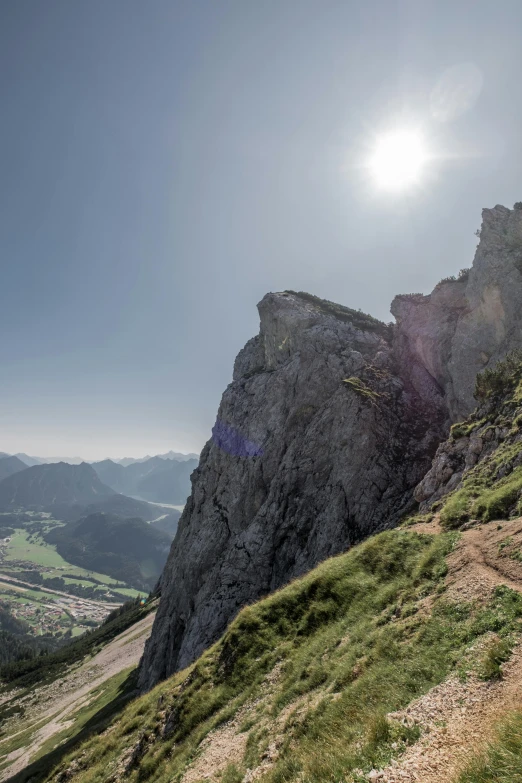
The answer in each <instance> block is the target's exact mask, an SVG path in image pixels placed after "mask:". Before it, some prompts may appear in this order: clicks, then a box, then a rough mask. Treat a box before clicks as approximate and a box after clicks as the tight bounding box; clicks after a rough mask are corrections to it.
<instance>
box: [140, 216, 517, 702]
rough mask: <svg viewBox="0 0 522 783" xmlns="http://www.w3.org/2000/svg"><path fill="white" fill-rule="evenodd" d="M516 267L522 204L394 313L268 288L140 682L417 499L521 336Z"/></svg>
mask: <svg viewBox="0 0 522 783" xmlns="http://www.w3.org/2000/svg"><path fill="white" fill-rule="evenodd" d="M520 270H522V212H521V211H518V210H513V211H512V210H508V209H506V208H504V207H495V208H494V209H492V210H484V214H483V225H482V230H481V241H480V244H479V247H478V248H477V253H476V257H475V262H474V265H473V268H472V269H471V271H470V272H469V273H464V274H463V275H462V276H461V278H460V279H459V280H451V281H447V282H443V283H441V284H439V285H438V286H437V287H436V288H435V290H434V292H433V293H432V294H431V295H429V296H422V295H413V296H400V297H397V298H396V299H395V300H394V302H393V304H392V313H393V314H394V315H395V318H396V321H397V323H396V325H394V326H386V325H385V324H382V323H380V322H379V321H377V320H376V319H374V318H372V317H370V316H365V315H364V314H362V313H360V312H359V311H354V310H350V309H349V308H345V307H341V306H339V305H334V304H333V303H330V302H325V301H323V300H320V299H317V298H315V297H312V296H310V295H307V294H296V293H295V292H284V293H278V294H268V295H267V296H265V297H264V299H263V300H262V301H261V303H260V304H259V314H260V333H259V335H258V336H257V337H254V338H253V339H252V340H250V341H249V342H248V343H247V345H246V346H245V348H244V349H243V350H242V351H241V352H240V353H239V355H238V357H237V359H236V363H235V367H234V376H233V382H232V383H231V384H230V386H229V387H228V388H227V390H226V391H225V393H224V395H223V399H222V401H221V405H220V408H219V411H218V416H217V421H216V424H215V426H214V429H213V433H212V438H211V440H210V441H209V442H208V443H207V445H206V446H205V448H204V449H203V452H202V455H201V461H200V465H199V467H198V468H197V469H196V470H195V471H194V474H193V476H192V495H191V497H190V499H189V501H188V503H187V506H186V508H185V511H184V513H183V516H182V518H181V520H180V524H179V528H178V533H177V535H176V539H175V541H174V543H173V546H172V549H171V553H170V556H169V560H168V562H167V565H166V567H165V571H164V573H163V577H162V582H161V592H162V597H161V602H160V608H159V611H158V614H157V617H156V621H155V624H154V628H153V632H152V635H151V638H150V640H149V642H148V644H147V646H146V650H145V654H144V658H143V660H142V664H141V668H140V687H141V688H142V689H147V688H149V687H151V686H152V685H154V684H155V683H156V682H158V681H159V680H160V679H162V678H164V677H166V676H168V675H169V674H171V673H172V672H174V671H175V670H177V669H179V668H182V667H184V666H185V665H187V664H188V663H189V662H191V661H192V660H194V659H195V658H196V657H197V656H198V655H199V654H200V653H201V651H202V650H203V649H204V648H205V647H207V646H208V645H209V644H211V643H212V642H213V641H215V640H216V639H217V638H218V637H219V635H220V634H221V633H222V632H223V630H224V629H225V627H226V626H227V624H228V623H229V621H230V620H231V619H232V618H233V617H234V616H235V614H236V613H237V611H238V610H239V608H240V607H241V606H243V605H244V604H245V603H248V602H249V601H252V600H254V599H257V598H259V597H260V596H262V595H264V594H266V593H268V592H270V591H272V590H274V589H276V588H278V587H280V586H281V585H283V584H284V583H285V582H287V581H288V580H290V579H292V578H294V577H295V576H298V575H299V574H302V573H303V572H305V571H307V570H309V569H310V568H312V567H313V566H314V565H316V564H317V563H318V562H319V561H321V560H323V559H324V558H326V557H328V556H330V555H333V554H336V553H338V552H341V551H343V550H345V549H347V548H348V547H349V546H350V545H351V544H353V543H354V542H356V541H358V540H360V539H362V538H364V537H365V536H367V535H369V534H371V533H373V532H376V531H378V530H382V529H384V528H387V527H392V526H393V525H394V524H395V523H396V522H397V521H398V520H399V518H400V517H401V516H402V515H404V513H406V512H407V511H408V510H409V509H410V508H411V507H412V504H414V502H415V501H414V497H413V492H414V488H415V486H416V485H417V484H419V482H420V481H421V480H422V478H423V477H424V475H425V474H426V472H427V471H428V469H429V467H430V463H431V459H432V457H433V455H434V453H435V450H436V448H437V445H438V444H439V443H440V442H441V441H442V440H443V438H445V436H446V435H447V430H448V427H449V424H450V423H451V421H455V420H456V419H458V418H459V417H461V416H462V415H465V414H467V413H469V412H470V410H471V409H472V408H473V405H474V401H473V389H474V384H475V376H476V374H477V371H478V370H482V369H483V368H484V367H487V366H490V365H492V364H494V363H495V362H496V361H497V360H498V359H499V358H501V357H502V356H503V355H504V354H505V353H507V352H508V351H509V350H510V349H511V348H513V347H516V346H517V345H522V335H521V323H522V318H521V308H520V302H521V301H522V273H521V271H520ZM517 302H518V303H519V305H518V306H517Z"/></svg>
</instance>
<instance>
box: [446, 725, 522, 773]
mask: <svg viewBox="0 0 522 783" xmlns="http://www.w3.org/2000/svg"><path fill="white" fill-rule="evenodd" d="M459 783H522V712H514V713H513V714H511V715H509V716H508V717H507V718H506V720H505V721H504V722H503V723H502V725H501V726H500V727H499V728H498V732H497V737H496V739H495V741H494V742H492V743H491V745H490V746H489V748H488V749H487V751H486V752H485V753H484V754H483V755H481V756H479V757H478V758H477V759H476V760H475V761H474V762H472V763H471V764H470V766H469V767H468V769H467V770H466V771H465V772H464V773H463V774H462V775H461V777H460V778H459Z"/></svg>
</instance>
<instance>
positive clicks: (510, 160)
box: [0, 0, 522, 459]
mask: <svg viewBox="0 0 522 783" xmlns="http://www.w3.org/2000/svg"><path fill="white" fill-rule="evenodd" d="M521 44H522V5H521V4H520V2H518V0H516V1H513V2H511V1H510V0H504V1H503V2H500V3H491V2H489V0H487V1H486V0H474V1H473V2H471V0H470V2H462V1H459V0H453V1H452V2H446V0H436V1H435V0H434V1H433V2H431V1H430V0H411V1H408V2H396V1H395V0H385V1H383V2H380V1H377V0H368V1H367V2H365V3H360V2H350V1H349V0H344V2H333V1H331V0H321V2H318V0H314V2H310V1H309V0H263V2H257V1H254V0H238V1H237V2H229V1H228V0H211V1H209V2H207V0H198V2H185V1H184V2H176V1H175V0H169V1H168V2H167V0H150V2H146V3H144V2H142V0H139V2H138V0H110V2H107V0H102V1H100V0H88V1H87V0H81V1H80V0H46V1H45V2H41V1H40V0H5V1H4V2H3V3H1V4H0V90H1V92H0V95H1V99H2V121H1V123H0V167H1V168H0V170H1V180H0V204H1V208H0V264H1V272H2V274H1V284H0V325H1V330H2V337H3V339H2V340H1V344H0V402H1V406H0V451H9V452H14V451H26V452H28V453H33V454H40V455H42V456H51V455H55V454H69V455H73V454H81V455H82V456H85V457H86V458H90V459H95V458H102V457H104V456H108V455H110V456H115V457H118V456H124V455H135V456H138V455H140V454H145V453H155V452H163V451H167V450H168V449H171V448H173V449H175V450H178V451H199V449H200V448H201V446H202V445H203V443H204V442H205V440H206V439H207V438H208V437H209V435H210V430H211V427H212V424H213V422H214V419H215V414H216V410H217V406H218V403H219V399H220V395H221V393H222V391H223V389H224V388H225V386H226V385H227V383H229V382H230V380H231V373H232V365H233V360H234V357H235V355H236V353H237V351H238V350H239V349H240V348H241V347H242V345H243V344H244V343H245V342H246V340H247V339H248V338H249V337H251V336H252V335H253V334H255V333H256V332H257V329H258V317H257V311H256V303H257V302H258V301H259V299H260V298H261V297H262V296H263V295H264V293H266V292H267V291H274V290H282V289H284V288H292V289H297V290H307V291H310V292H312V293H314V294H317V295H319V296H324V297H326V298H329V299H333V300H336V301H340V302H342V303H344V304H347V305H349V306H352V307H360V308H362V309H363V310H365V311H368V312H371V313H372V314H374V315H376V316H378V317H380V318H382V319H383V320H386V321H388V320H391V316H390V315H389V304H390V301H391V299H392V298H393V296H394V294H396V293H401V292H407V291H423V292H429V290H431V288H432V287H433V285H434V284H435V283H436V282H437V281H438V280H439V279H440V278H441V277H443V276H445V275H448V274H452V273H455V272H457V271H458V270H459V269H460V268H461V267H464V266H469V265H470V263H471V260H472V256H473V252H474V248H475V244H476V238H475V237H474V231H475V229H476V228H478V226H479V225H480V211H481V209H482V207H484V206H493V205H494V204H496V203H504V204H506V205H508V206H511V205H512V204H513V202H514V201H518V200H521V199H522V149H521V146H522V141H521V140H522V136H521V134H520V128H521V126H522V92H521V90H520V73H521V72H522V45H521ZM469 63H471V64H472V65H473V68H474V69H475V70H476V72H477V73H479V74H480V78H481V80H482V88H481V90H480V94H478V95H476V96H475V98H474V101H473V105H470V106H469V107H468V109H467V110H466V111H462V112H461V113H460V114H459V116H456V117H454V118H452V119H451V121H445V122H441V121H440V119H437V118H435V117H434V116H433V111H432V106H431V108H430V96H433V90H434V88H435V87H436V85H437V84H438V83H439V82H440V80H441V78H444V74H447V73H448V69H452V68H454V67H457V68H458V67H459V66H460V65H462V64H469ZM450 73H451V71H450ZM397 123H402V124H403V125H404V124H406V125H408V126H410V125H412V124H413V125H414V126H415V127H421V128H422V132H423V134H424V136H425V138H426V141H427V143H428V144H429V145H431V149H432V150H433V151H434V153H436V156H437V160H436V161H433V162H432V163H431V164H430V166H429V171H427V172H426V176H425V179H424V181H423V182H422V185H421V186H419V187H416V188H414V189H413V190H411V191H409V192H407V193H403V194H400V195H398V196H397V195H395V194H394V195H393V196H391V195H390V194H383V193H381V192H377V191H376V189H375V188H372V186H371V185H370V184H369V182H368V178H367V175H366V173H365V171H364V169H362V168H361V164H362V163H364V161H365V159H366V158H367V156H368V150H369V149H371V145H372V143H373V142H374V140H375V137H376V135H378V134H380V133H383V132H386V130H387V129H388V128H390V127H392V126H394V124H395V125H396V124H397Z"/></svg>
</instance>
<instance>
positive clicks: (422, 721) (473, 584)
mask: <svg viewBox="0 0 522 783" xmlns="http://www.w3.org/2000/svg"><path fill="white" fill-rule="evenodd" d="M419 532H428V531H420V530H419ZM430 532H436V531H435V530H433V531H430ZM506 541H507V543H506ZM520 546H522V520H520V519H517V520H513V521H510V522H491V523H489V524H487V525H481V526H479V527H476V528H473V529H471V530H467V531H465V532H464V533H463V534H462V539H461V541H460V542H459V544H458V545H457V548H456V550H455V552H454V553H453V554H452V555H451V556H450V557H449V559H448V566H449V573H448V577H447V585H448V591H447V596H448V598H449V599H451V600H455V601H457V600H459V601H479V602H481V603H482V602H485V601H486V600H487V599H488V598H489V597H490V595H491V592H492V590H493V589H494V588H495V587H496V586H497V585H507V586H508V587H510V588H511V589H513V590H517V591H518V592H522V563H519V562H518V561H517V560H514V559H513V558H512V557H510V556H509V555H510V554H512V553H516V552H517V551H518V549H519V547H520ZM502 668H503V674H504V676H503V679H502V680H500V681H497V682H483V681H481V680H479V679H477V678H475V677H471V678H470V679H469V680H468V681H467V682H465V683H462V682H460V681H459V680H458V679H457V678H454V677H452V678H449V679H448V680H446V681H445V682H443V683H441V684H440V685H438V686H437V687H435V688H433V689H432V690H431V691H429V693H427V694H426V695H425V696H422V697H421V698H420V699H418V700H417V701H416V702H413V703H412V704H411V705H410V706H409V707H408V708H406V709H405V710H403V711H401V712H399V713H394V714H392V715H391V716H390V718H392V719H395V720H401V721H405V722H407V723H409V722H411V723H413V722H414V723H417V724H419V725H420V726H421V727H422V728H423V730H424V732H423V737H422V738H421V740H420V741H419V742H417V743H416V744H415V745H413V746H412V747H411V748H409V749H408V751H407V752H406V754H405V755H404V756H402V757H401V759H400V760H399V761H398V762H395V763H392V764H391V765H390V766H389V767H387V768H386V769H384V770H375V771H373V772H372V773H370V778H369V779H370V780H372V781H380V782H381V783H442V781H444V782H445V783H449V782H450V781H453V780H455V779H456V777H457V776H458V775H459V773H460V772H461V771H462V769H463V768H464V767H465V766H466V763H467V762H468V760H469V759H470V757H471V756H473V755H474V754H475V753H476V752H477V751H480V749H481V748H483V747H484V746H485V744H486V743H487V741H488V740H489V739H491V737H492V734H493V731H494V726H495V724H496V723H497V722H498V721H499V720H500V719H501V718H502V717H503V716H504V715H505V714H506V713H507V712H509V711H510V710H512V709H515V708H517V707H518V708H520V707H522V642H519V643H518V644H517V646H516V647H515V649H514V651H513V654H512V656H511V658H510V660H509V661H508V663H506V664H504V666H503V667H502Z"/></svg>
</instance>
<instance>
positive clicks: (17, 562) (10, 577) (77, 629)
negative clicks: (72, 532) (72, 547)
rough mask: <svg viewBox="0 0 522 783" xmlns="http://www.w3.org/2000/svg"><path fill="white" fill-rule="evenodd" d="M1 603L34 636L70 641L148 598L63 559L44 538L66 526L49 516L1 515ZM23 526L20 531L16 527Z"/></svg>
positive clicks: (28, 514) (131, 588) (36, 514)
mask: <svg viewBox="0 0 522 783" xmlns="http://www.w3.org/2000/svg"><path fill="white" fill-rule="evenodd" d="M7 516H8V517H9V519H8V521H9V525H10V527H5V526H4V527H0V536H2V537H1V538H0V604H1V605H2V606H3V607H4V608H6V609H7V610H8V611H9V612H10V614H11V615H12V616H13V617H15V618H17V619H19V620H22V621H23V622H25V623H27V625H28V626H29V628H28V630H29V632H30V633H33V634H34V635H35V636H47V637H53V638H55V639H58V638H64V639H66V638H70V637H75V636H78V635H79V634H82V633H83V632H84V631H86V630H88V629H89V628H93V627H96V626H98V625H99V624H100V623H101V622H102V621H103V620H104V619H105V618H106V617H107V615H108V614H109V612H110V611H111V610H112V609H114V608H115V607H117V606H119V605H120V604H122V603H123V602H125V601H127V600H129V598H136V597H138V596H139V595H143V593H140V591H138V590H136V589H134V588H133V587H131V586H130V585H128V584H126V583H124V582H118V581H117V580H115V579H112V578H111V577H110V576H107V575H106V574H102V573H98V572H95V571H88V570H86V569H83V568H79V567H78V566H75V565H73V564H72V563H69V562H67V561H66V560H64V558H63V557H61V555H59V554H58V552H57V551H56V547H54V546H53V545H51V544H48V543H47V542H46V541H45V540H44V539H43V535H44V534H45V533H47V532H48V531H49V530H50V529H52V528H53V527H56V526H61V525H62V524H63V523H61V522H59V521H57V520H54V519H52V518H51V517H50V515H49V514H46V513H36V512H24V513H23V514H19V515H13V514H9V515H7V514H0V524H1V521H2V518H4V519H5V518H6V517H7ZM16 525H18V526H16Z"/></svg>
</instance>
